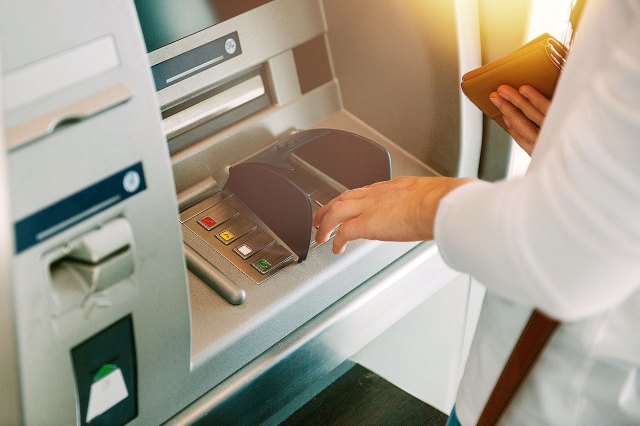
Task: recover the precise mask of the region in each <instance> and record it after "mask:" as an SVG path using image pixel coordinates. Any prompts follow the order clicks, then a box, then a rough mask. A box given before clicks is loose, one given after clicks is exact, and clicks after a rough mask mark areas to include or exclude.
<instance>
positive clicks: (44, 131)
mask: <svg viewBox="0 0 640 426" xmlns="http://www.w3.org/2000/svg"><path fill="white" fill-rule="evenodd" d="M131 96H133V94H132V93H131V90H129V88H128V87H127V86H126V85H125V84H122V83H121V84H116V85H114V86H111V87H109V88H108V89H106V90H102V91H100V92H98V93H95V94H92V95H90V96H88V97H86V98H84V99H80V100H78V101H76V102H73V103H72V104H69V105H66V106H64V107H63V108H60V109H58V110H56V111H51V112H50V113H48V114H46V115H43V116H40V117H38V118H36V119H34V120H31V121H29V122H27V123H23V124H21V125H18V126H14V127H11V128H9V129H7V146H8V148H9V150H12V149H16V148H18V147H20V146H22V145H25V144H27V143H30V142H33V141H36V140H38V139H40V138H44V137H46V136H49V135H51V134H53V133H54V132H55V131H56V130H58V129H60V128H62V127H63V126H65V125H70V124H74V123H77V122H80V121H82V120H86V119H88V118H91V117H93V116H94V115H96V114H100V113H101V112H104V111H107V110H108V109H110V108H113V107H116V106H118V105H120V104H122V103H124V102H127V101H128V100H129V99H131Z"/></svg>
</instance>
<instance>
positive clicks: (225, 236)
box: [218, 231, 236, 242]
mask: <svg viewBox="0 0 640 426" xmlns="http://www.w3.org/2000/svg"><path fill="white" fill-rule="evenodd" d="M218 237H220V239H221V240H222V241H223V242H230V241H233V240H234V239H235V238H236V236H235V235H233V233H231V232H229V231H222V232H221V233H219V234H218Z"/></svg>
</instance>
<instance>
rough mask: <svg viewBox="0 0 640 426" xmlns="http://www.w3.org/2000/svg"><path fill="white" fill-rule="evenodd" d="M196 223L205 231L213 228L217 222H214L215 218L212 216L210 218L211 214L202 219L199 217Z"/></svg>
mask: <svg viewBox="0 0 640 426" xmlns="http://www.w3.org/2000/svg"><path fill="white" fill-rule="evenodd" d="M198 223H199V224H200V225H201V226H202V227H203V228H204V229H206V230H207V231H211V230H212V229H213V228H215V227H216V225H217V224H218V222H216V220H215V219H214V218H212V217H211V216H205V217H203V218H202V219H200V220H199V221H198Z"/></svg>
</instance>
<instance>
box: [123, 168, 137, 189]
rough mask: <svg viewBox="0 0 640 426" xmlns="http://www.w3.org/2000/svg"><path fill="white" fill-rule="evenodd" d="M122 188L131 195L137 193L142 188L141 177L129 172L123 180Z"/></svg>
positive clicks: (134, 172) (131, 171)
mask: <svg viewBox="0 0 640 426" xmlns="http://www.w3.org/2000/svg"><path fill="white" fill-rule="evenodd" d="M122 186H123V187H124V190H125V191H127V192H129V193H131V192H135V191H137V190H138V188H139V187H140V175H139V174H138V172H136V171H133V170H129V171H128V172H127V173H126V174H125V175H124V178H123V179H122Z"/></svg>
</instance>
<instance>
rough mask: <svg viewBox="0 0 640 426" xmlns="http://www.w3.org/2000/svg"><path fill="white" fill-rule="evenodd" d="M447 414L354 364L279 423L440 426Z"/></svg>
mask: <svg viewBox="0 0 640 426" xmlns="http://www.w3.org/2000/svg"><path fill="white" fill-rule="evenodd" d="M446 422H447V416H446V415H445V414H444V413H442V412H440V411H439V410H437V409H435V408H433V407H431V406H430V405H428V404H426V403H424V402H422V401H420V400H419V399H417V398H415V397H414V396H412V395H410V394H408V393H406V392H405V391H403V390H402V389H400V388H398V387H396V386H394V385H392V384H391V383H389V382H387V381H386V380H385V379H383V378H382V377H380V376H378V375H377V374H375V373H373V372H371V371H369V370H367V369H366V368H364V367H362V366H361V365H358V364H356V365H355V366H354V367H353V368H351V369H350V370H349V371H347V372H346V373H345V374H344V375H343V376H341V377H340V378H338V379H337V380H336V381H335V382H333V383H332V384H331V385H329V386H328V387H327V388H326V389H324V390H323V391H322V392H320V393H319V394H318V395H316V397H314V398H313V399H312V400H311V401H309V402H308V403H307V404H305V405H304V406H303V407H302V408H300V409H299V410H298V411H296V412H295V413H293V414H292V415H291V416H290V417H289V418H287V419H286V420H285V421H284V422H282V423H281V425H284V426H293V425H305V426H308V425H323V426H325V425H384V426H387V425H389V426H393V425H403V426H406V425H427V426H443V425H445V424H446Z"/></svg>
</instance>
